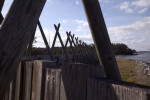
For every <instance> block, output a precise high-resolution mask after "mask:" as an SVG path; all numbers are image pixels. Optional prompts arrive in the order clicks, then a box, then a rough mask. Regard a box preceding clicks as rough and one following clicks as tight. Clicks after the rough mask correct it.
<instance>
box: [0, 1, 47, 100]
mask: <svg viewBox="0 0 150 100" xmlns="http://www.w3.org/2000/svg"><path fill="white" fill-rule="evenodd" d="M45 1H46V0H14V1H13V3H12V5H11V7H10V10H9V12H8V13H7V16H6V17H5V19H4V21H3V23H2V25H1V28H0V43H1V45H0V98H3V97H4V95H5V92H6V89H7V87H9V85H10V82H11V80H12V79H13V77H14V76H15V73H16V71H17V68H18V65H19V62H20V59H21V57H22V56H23V54H24V53H25V50H26V48H27V45H28V44H29V41H30V39H31V36H32V34H31V33H32V32H33V31H34V29H35V27H36V25H37V22H38V20H39V16H40V14H41V12H42V9H43V7H44V4H45Z"/></svg>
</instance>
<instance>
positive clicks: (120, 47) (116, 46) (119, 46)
mask: <svg viewBox="0 0 150 100" xmlns="http://www.w3.org/2000/svg"><path fill="white" fill-rule="evenodd" d="M87 46H88V49H90V50H91V49H92V51H94V52H96V50H95V45H94V44H89V45H87ZM112 48H113V50H114V53H115V55H133V54H136V50H134V49H130V48H129V47H128V46H127V45H126V44H123V43H112ZM66 50H67V53H68V54H73V52H72V50H71V48H70V47H67V48H66ZM53 54H54V55H60V54H63V49H62V47H54V51H53ZM35 55H48V51H47V49H46V48H37V47H33V48H32V53H31V56H35Z"/></svg>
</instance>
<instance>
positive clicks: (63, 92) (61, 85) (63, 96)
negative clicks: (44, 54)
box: [60, 74, 67, 100]
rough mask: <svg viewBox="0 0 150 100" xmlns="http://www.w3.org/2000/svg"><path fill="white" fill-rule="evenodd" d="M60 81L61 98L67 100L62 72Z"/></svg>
mask: <svg viewBox="0 0 150 100" xmlns="http://www.w3.org/2000/svg"><path fill="white" fill-rule="evenodd" d="M60 82H61V83H60V100H67V97H66V91H65V87H64V82H63V79H62V74H61V81H60Z"/></svg>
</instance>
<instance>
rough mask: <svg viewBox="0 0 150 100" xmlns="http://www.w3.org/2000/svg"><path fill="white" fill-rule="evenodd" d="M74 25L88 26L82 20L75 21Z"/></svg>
mask: <svg viewBox="0 0 150 100" xmlns="http://www.w3.org/2000/svg"><path fill="white" fill-rule="evenodd" d="M75 22H76V23H78V24H80V25H82V26H84V27H85V26H88V22H87V21H84V20H75Z"/></svg>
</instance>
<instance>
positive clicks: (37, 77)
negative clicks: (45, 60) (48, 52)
mask: <svg viewBox="0 0 150 100" xmlns="http://www.w3.org/2000/svg"><path fill="white" fill-rule="evenodd" d="M32 74H33V77H32V93H31V100H40V96H41V80H42V61H38V60H37V61H34V63H33V73H32Z"/></svg>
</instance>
